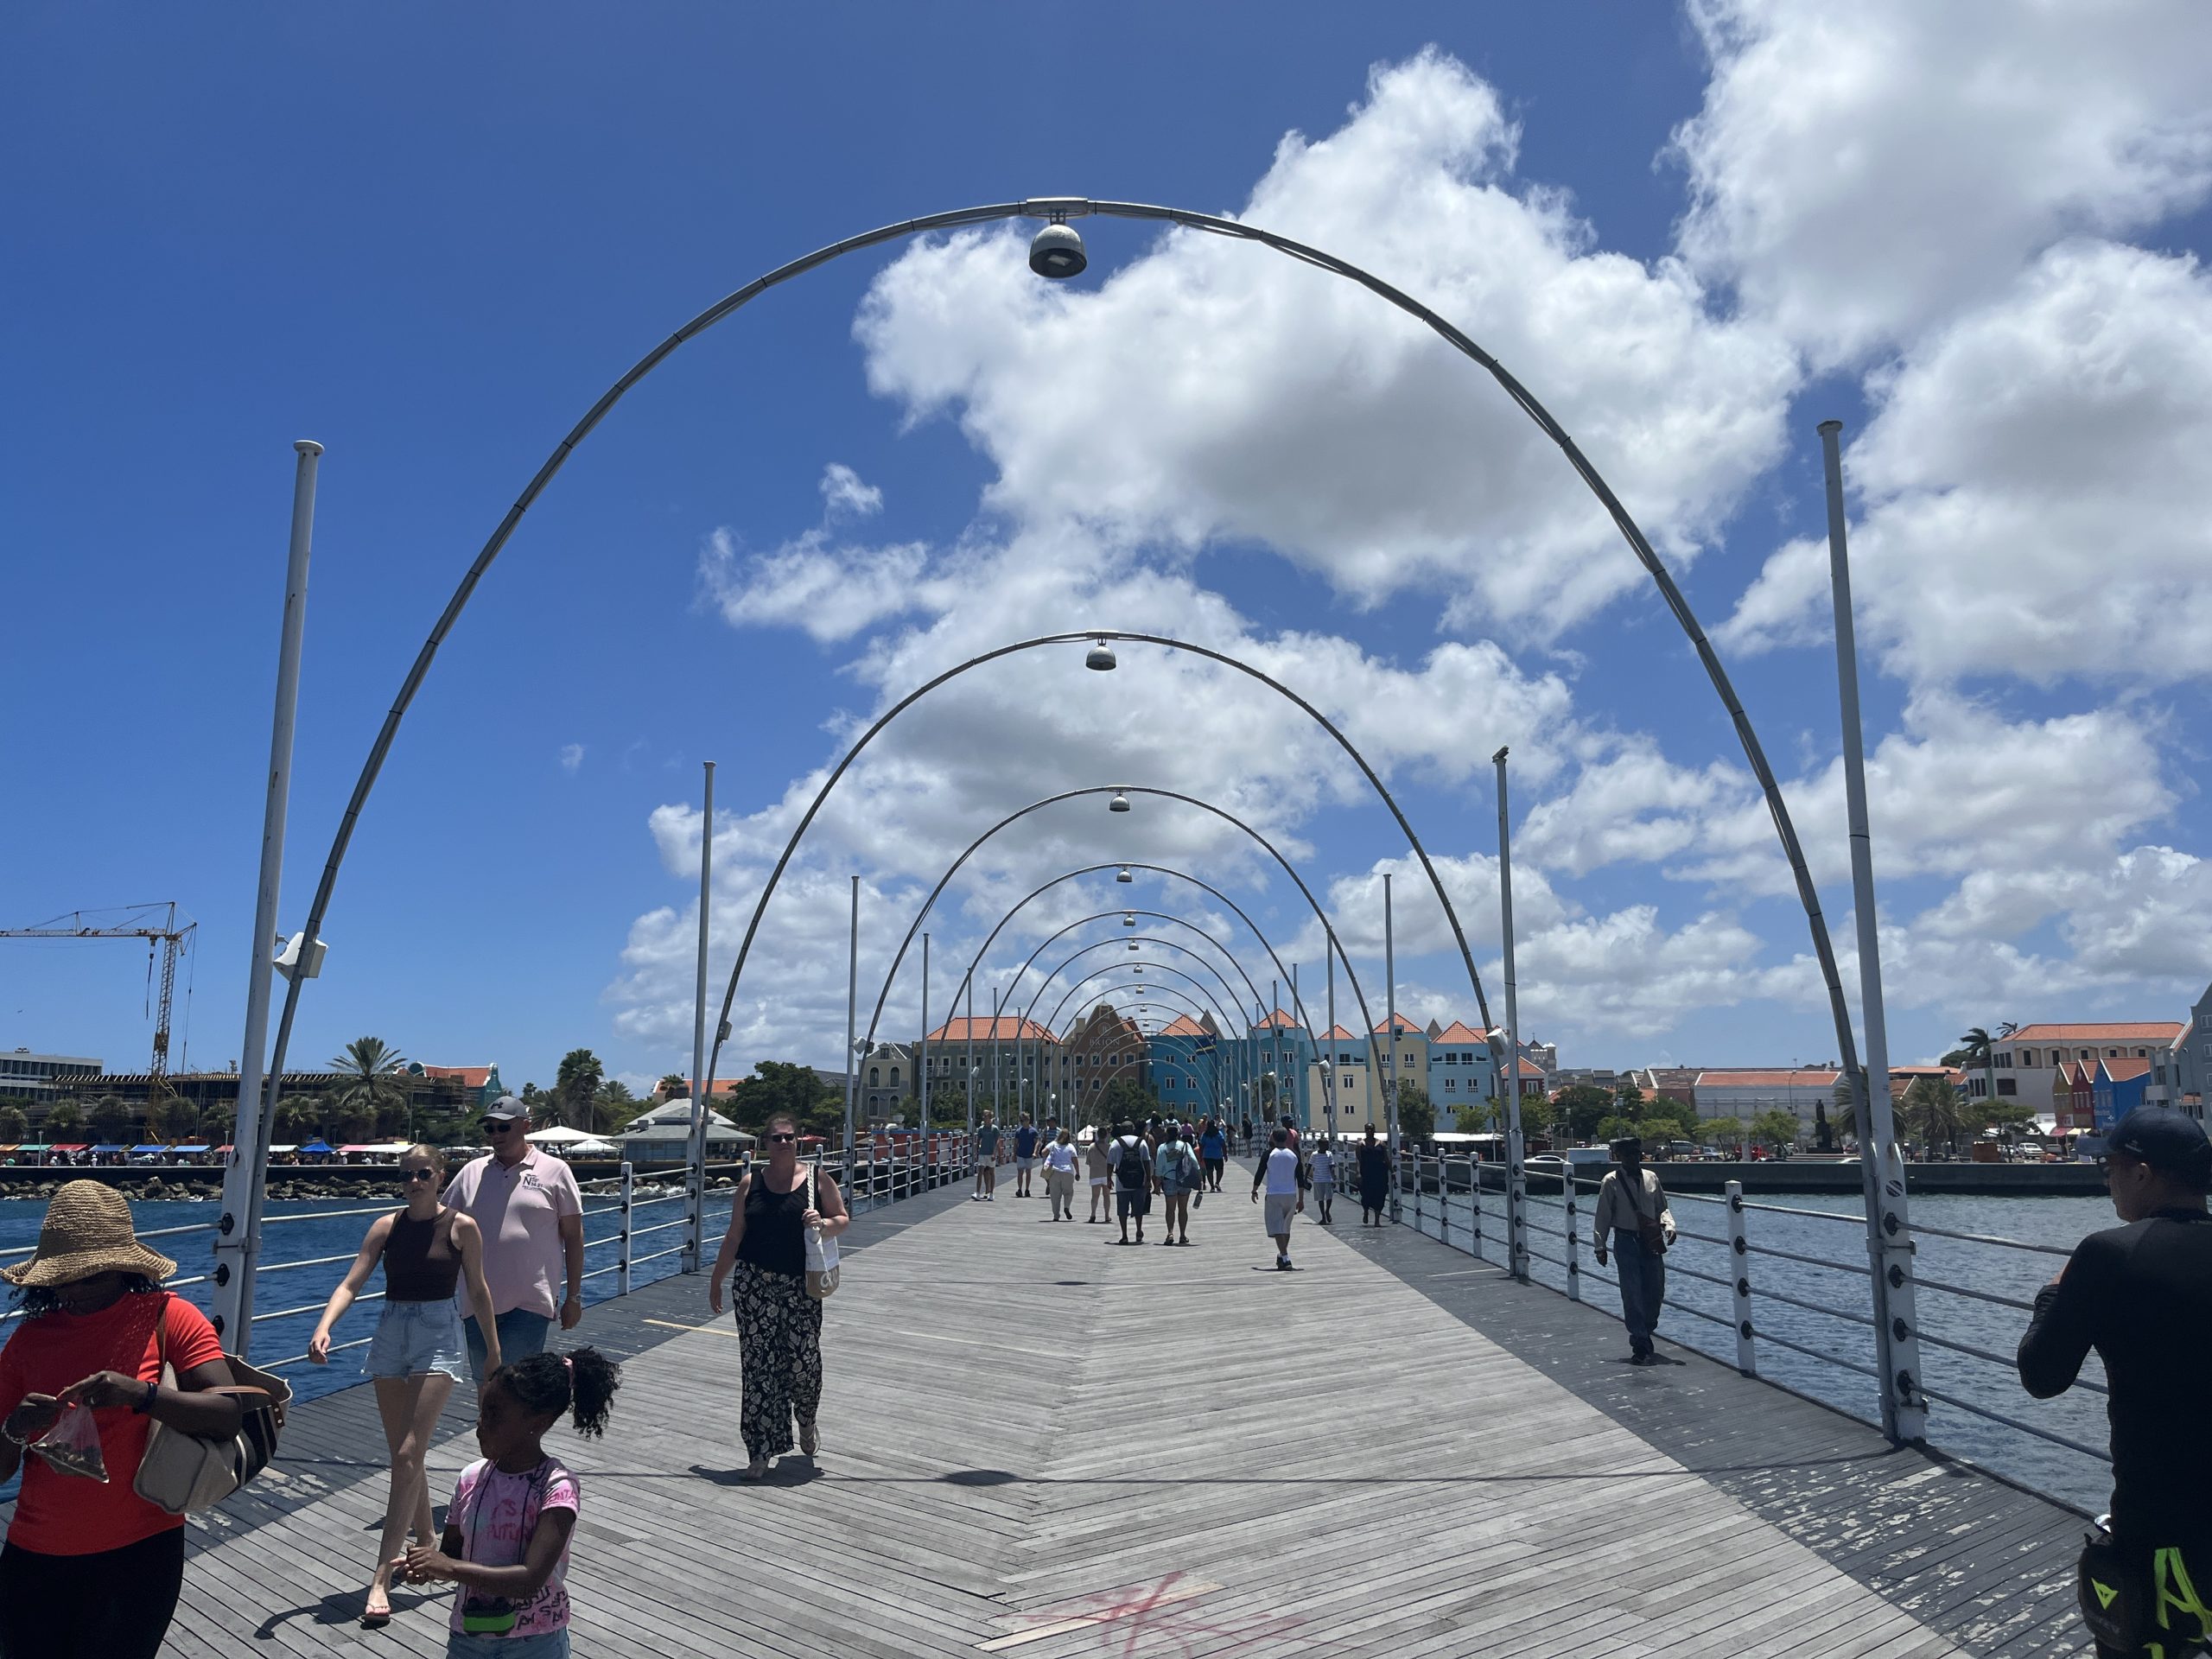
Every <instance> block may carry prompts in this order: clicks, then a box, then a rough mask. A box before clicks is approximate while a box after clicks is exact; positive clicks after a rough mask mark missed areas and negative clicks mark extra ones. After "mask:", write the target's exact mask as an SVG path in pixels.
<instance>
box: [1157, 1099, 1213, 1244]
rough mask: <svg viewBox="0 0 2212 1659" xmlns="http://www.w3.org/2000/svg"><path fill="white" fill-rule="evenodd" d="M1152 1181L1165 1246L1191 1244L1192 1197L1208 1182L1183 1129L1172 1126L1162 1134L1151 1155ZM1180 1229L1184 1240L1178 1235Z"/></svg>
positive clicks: (1162, 1131) (1168, 1125)
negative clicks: (1157, 1189) (1156, 1186)
mask: <svg viewBox="0 0 2212 1659" xmlns="http://www.w3.org/2000/svg"><path fill="white" fill-rule="evenodd" d="M1152 1174H1153V1179H1154V1181H1155V1182H1157V1183H1158V1184H1159V1187H1160V1205H1161V1208H1162V1212H1163V1226H1164V1228H1165V1236H1163V1237H1162V1238H1161V1239H1160V1243H1163V1244H1188V1243H1190V1242H1191V1194H1192V1193H1193V1192H1197V1191H1198V1188H1199V1186H1200V1185H1201V1184H1203V1183H1204V1181H1205V1171H1204V1170H1203V1169H1201V1168H1200V1167H1199V1166H1198V1151H1197V1149H1196V1148H1195V1147H1192V1145H1191V1143H1190V1142H1189V1141H1186V1140H1185V1139H1184V1138H1183V1126H1182V1125H1181V1124H1179V1123H1169V1124H1167V1125H1166V1127H1165V1128H1162V1129H1161V1130H1160V1145H1159V1146H1158V1147H1155V1148H1154V1151H1153V1154H1152ZM1178 1229H1180V1230H1181V1233H1182V1236H1181V1237H1180V1238H1178V1237H1177V1236H1176V1232H1177V1230H1178Z"/></svg>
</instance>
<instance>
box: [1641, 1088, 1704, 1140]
mask: <svg viewBox="0 0 2212 1659" xmlns="http://www.w3.org/2000/svg"><path fill="white" fill-rule="evenodd" d="M1655 1120H1656V1121H1657V1122H1665V1123H1672V1124H1673V1125H1674V1126H1675V1129H1676V1131H1677V1134H1676V1136H1675V1138H1676V1139H1677V1140H1682V1141H1691V1140H1694V1139H1696V1138H1697V1125H1698V1116H1697V1108H1696V1107H1694V1106H1693V1105H1691V1104H1690V1103H1689V1102H1688V1101H1687V1100H1677V1099H1675V1096H1672V1095H1661V1096H1658V1098H1656V1100H1654V1101H1652V1102H1651V1103H1649V1105H1647V1106H1646V1107H1645V1108H1644V1109H1643V1121H1644V1122H1647V1123H1649V1122H1654V1121H1655Z"/></svg>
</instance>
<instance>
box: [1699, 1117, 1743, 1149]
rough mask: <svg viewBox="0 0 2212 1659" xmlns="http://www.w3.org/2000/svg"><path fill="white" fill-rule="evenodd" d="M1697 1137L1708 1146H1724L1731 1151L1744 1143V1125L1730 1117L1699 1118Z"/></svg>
mask: <svg viewBox="0 0 2212 1659" xmlns="http://www.w3.org/2000/svg"><path fill="white" fill-rule="evenodd" d="M1697 1138H1698V1139H1699V1140H1700V1141H1704V1142H1705V1144H1706V1145H1707V1146H1709V1147H1728V1148H1730V1149H1731V1150H1734V1149H1736V1148H1738V1147H1741V1146H1742V1145H1743V1144H1744V1126H1743V1124H1742V1123H1740V1122H1738V1121H1737V1120H1736V1119H1734V1118H1732V1117H1707V1118H1702V1119H1700V1120H1699V1122H1698V1126H1697Z"/></svg>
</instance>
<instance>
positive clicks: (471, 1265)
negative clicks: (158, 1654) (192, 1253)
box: [308, 1146, 502, 1630]
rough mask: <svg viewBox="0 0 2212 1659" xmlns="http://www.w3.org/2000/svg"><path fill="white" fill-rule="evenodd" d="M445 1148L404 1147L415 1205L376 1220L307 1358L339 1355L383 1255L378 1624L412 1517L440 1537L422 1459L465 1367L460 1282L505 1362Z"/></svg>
mask: <svg viewBox="0 0 2212 1659" xmlns="http://www.w3.org/2000/svg"><path fill="white" fill-rule="evenodd" d="M445 1173H446V1160H445V1155H444V1154H442V1153H441V1152H439V1151H438V1150H437V1148H435V1147H427V1146H414V1147H408V1148H407V1150H406V1151H405V1152H404V1153H402V1154H400V1157H399V1179H400V1183H401V1185H400V1192H401V1193H402V1194H403V1195H404V1197H405V1198H406V1200H407V1203H406V1207H405V1208H404V1209H401V1210H397V1211H393V1212H392V1213H391V1214H390V1215H385V1216H378V1217H377V1218H376V1219H375V1220H374V1221H372V1222H371V1223H370V1224H369V1230H368V1235H367V1236H365V1238H363V1239H362V1241H361V1249H360V1253H359V1255H356V1256H355V1257H354V1258H353V1266H352V1267H351V1268H347V1269H346V1277H345V1278H344V1279H343V1280H341V1281H340V1282H339V1286H338V1288H337V1289H335V1290H334V1291H332V1292H331V1293H330V1300H329V1301H328V1302H327V1303H326V1304H324V1306H323V1310H322V1317H321V1319H318V1320H316V1321H315V1334H314V1335H313V1336H312V1337H310V1338H308V1358H309V1359H310V1360H312V1361H314V1362H315V1363H316V1364H318V1365H327V1364H328V1363H330V1332H331V1330H332V1328H333V1327H334V1326H335V1325H337V1323H338V1321H339V1320H340V1319H342V1318H343V1317H344V1316H345V1313H346V1309H347V1308H349V1307H351V1306H353V1300H354V1298H356V1297H358V1296H359V1294H361V1290H362V1287H364V1286H365V1285H366V1284H367V1283H368V1282H369V1275H370V1274H372V1273H374V1272H375V1271H376V1269H377V1264H378V1262H382V1263H383V1264H384V1312H383V1313H381V1314H380V1315H378V1319H377V1331H376V1335H375V1336H374V1337H373V1338H371V1340H370V1343H369V1358H368V1371H369V1376H371V1377H372V1379H373V1386H374V1388H375V1389H376V1396H377V1415H378V1417H379V1418H381V1419H382V1420H383V1421H384V1439H385V1447H386V1448H387V1449H388V1450H389V1451H390V1452H391V1492H390V1495H389V1496H388V1497H386V1498H385V1511H384V1538H383V1541H382V1542H381V1543H380V1544H379V1545H378V1548H377V1558H376V1573H375V1575H374V1576H373V1577H372V1579H371V1580H369V1589H368V1594H367V1595H366V1597H365V1599H363V1602H362V1605H361V1623H362V1624H365V1625H367V1626H368V1627H369V1628H371V1629H372V1630H373V1629H375V1628H376V1627H377V1626H378V1625H382V1624H390V1623H391V1566H392V1563H393V1562H394V1561H396V1560H398V1559H399V1557H400V1555H401V1553H402V1552H403V1551H404V1550H405V1549H406V1548H407V1531H408V1528H409V1527H410V1525H411V1526H412V1527H413V1528H414V1529H415V1535H416V1539H417V1540H418V1541H420V1542H422V1543H423V1544H426V1545H427V1544H432V1543H435V1541H437V1538H438V1532H437V1529H436V1528H435V1526H434V1525H433V1524H432V1521H431V1516H430V1484H429V1481H428V1480H426V1479H425V1478H423V1456H424V1454H425V1453H426V1452H428V1451H429V1446H430V1440H431V1437H432V1436H433V1435H435V1433H437V1427H438V1416H439V1414H440V1413H442V1411H444V1410H445V1408H446V1402H447V1401H448V1399H449V1398H451V1397H452V1395H453V1390H454V1384H455V1383H458V1382H460V1381H461V1377H462V1376H463V1375H464V1370H463V1368H464V1366H465V1365H466V1363H467V1338H464V1337H463V1336H462V1334H461V1310H460V1309H459V1308H457V1307H455V1306H454V1289H455V1288H456V1287H458V1286H460V1285H461V1284H462V1283H463V1282H466V1284H467V1289H468V1305H469V1306H471V1307H472V1308H474V1310H475V1311H476V1318H477V1321H478V1325H477V1328H478V1329H479V1330H481V1331H485V1332H488V1334H487V1335H486V1338H485V1353H484V1370H485V1374H486V1376H489V1375H491V1373H493V1371H496V1370H499V1364H500V1361H501V1358H502V1356H501V1354H500V1352H499V1319H498V1317H497V1316H496V1315H495V1314H494V1313H493V1303H492V1292H491V1287H489V1286H488V1285H487V1284H486V1282H485V1279H484V1235H483V1234H482V1233H481V1232H480V1230H478V1229H477V1225H476V1223H475V1221H474V1219H473V1218H472V1217H468V1216H467V1215H464V1214H463V1213H462V1212H461V1211H458V1210H455V1209H454V1208H453V1207H452V1206H451V1205H447V1204H444V1203H442V1202H441V1201H440V1199H439V1197H438V1182H439V1180H440V1179H442V1177H443V1176H444V1174H445Z"/></svg>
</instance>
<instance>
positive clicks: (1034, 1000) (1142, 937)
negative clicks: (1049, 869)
mask: <svg viewBox="0 0 2212 1659" xmlns="http://www.w3.org/2000/svg"><path fill="white" fill-rule="evenodd" d="M1124 939H1129V940H1134V941H1135V943H1137V944H1160V945H1166V947H1168V948H1169V949H1170V950H1180V951H1182V952H1183V954H1184V955H1185V956H1186V957H1190V958H1191V960H1192V961H1193V962H1195V963H1198V966H1200V967H1201V968H1203V969H1205V970H1206V971H1207V972H1208V973H1210V974H1211V975H1212V976H1213V977H1214V982H1215V983H1216V984H1217V985H1219V986H1220V987H1221V990H1222V995H1224V996H1226V997H1227V998H1228V999H1229V1006H1230V1007H1236V987H1235V986H1233V985H1231V984H1230V982H1229V981H1228V978H1227V977H1226V976H1224V974H1223V973H1222V971H1221V970H1220V969H1218V968H1216V967H1215V966H1214V965H1213V963H1211V962H1209V961H1208V960H1207V959H1206V958H1205V957H1202V956H1200V955H1199V954H1198V952H1197V951H1195V950H1192V949H1191V948H1190V947H1189V946H1187V945H1181V944H1176V943H1175V942H1174V941H1173V939H1171V938H1167V937H1166V935H1165V934H1161V933H1129V934H1122V935H1118V936H1116V938H1110V939H1101V940H1099V941H1098V942H1097V943H1096V944H1086V945H1084V947H1083V948H1082V949H1081V950H1077V951H1075V952H1073V953H1072V954H1071V955H1070V956H1069V957H1067V959H1066V960H1065V961H1064V962H1062V963H1060V965H1059V967H1058V968H1055V969H1052V972H1051V973H1049V974H1047V975H1046V976H1045V977H1044V978H1043V979H1042V980H1040V981H1039V982H1038V985H1037V988H1036V989H1035V990H1034V991H1033V992H1032V993H1031V994H1030V997H1029V1001H1027V1002H1026V1003H1024V1004H1023V1005H1022V1007H1024V1008H1025V1009H1026V1010H1028V1011H1029V1012H1034V1010H1035V1009H1036V1007H1037V1005H1038V1004H1039V1002H1041V1001H1044V1000H1045V990H1046V987H1047V986H1049V985H1050V984H1052V982H1053V981H1054V980H1055V979H1058V977H1059V976H1060V974H1061V972H1062V970H1063V969H1066V968H1068V967H1070V966H1071V965H1073V963H1075V962H1076V961H1077V960H1078V959H1079V958H1081V957H1087V956H1089V955H1090V953H1091V952H1092V951H1094V950H1104V949H1105V948H1106V947H1107V946H1108V945H1109V944H1122V941H1123V940H1124ZM1139 960H1140V961H1141V962H1144V965H1145V966H1146V967H1147V968H1150V967H1152V966H1154V963H1151V962H1149V961H1145V960H1144V958H1142V957H1140V958H1139ZM1159 965H1160V966H1162V967H1165V966H1166V965H1167V964H1166V963H1160V964H1159ZM1230 965H1231V966H1232V967H1233V966H1235V964H1234V963H1231V964H1230ZM1237 972H1238V974H1239V976H1243V969H1237ZM1206 995H1207V996H1208V998H1209V999H1211V996H1212V995H1213V993H1212V992H1211V991H1208V992H1207V993H1206ZM1214 1012H1215V1013H1216V1014H1221V1017H1222V1018H1223V1019H1224V1020H1226V1019H1228V1018H1229V1016H1228V1014H1225V1013H1223V1011H1222V1007H1221V1004H1220V1003H1218V1002H1216V1003H1215V1004H1214ZM1023 1017H1024V1018H1027V1017H1028V1016H1027V1014H1024V1015H1023ZM1221 1034H1222V1035H1224V1036H1226V1035H1227V1034H1228V1033H1226V1032H1224V1033H1221Z"/></svg>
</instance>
